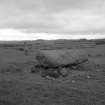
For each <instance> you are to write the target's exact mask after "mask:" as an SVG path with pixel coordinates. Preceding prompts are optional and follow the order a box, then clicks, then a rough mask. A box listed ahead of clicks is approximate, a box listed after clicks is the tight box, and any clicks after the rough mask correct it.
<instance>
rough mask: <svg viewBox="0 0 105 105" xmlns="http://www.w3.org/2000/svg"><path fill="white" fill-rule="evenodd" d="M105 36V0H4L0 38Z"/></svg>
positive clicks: (2, 2)
mask: <svg viewBox="0 0 105 105" xmlns="http://www.w3.org/2000/svg"><path fill="white" fill-rule="evenodd" d="M61 38H65V39H68V38H69V39H77V38H88V39H91V38H92V39H93V38H105V0H0V40H32V39H61Z"/></svg>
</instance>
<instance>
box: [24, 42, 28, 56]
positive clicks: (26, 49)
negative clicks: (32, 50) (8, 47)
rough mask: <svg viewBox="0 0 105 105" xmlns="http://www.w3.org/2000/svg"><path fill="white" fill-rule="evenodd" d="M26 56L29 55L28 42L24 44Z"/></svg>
mask: <svg viewBox="0 0 105 105" xmlns="http://www.w3.org/2000/svg"><path fill="white" fill-rule="evenodd" d="M24 54H25V55H28V46H27V42H24Z"/></svg>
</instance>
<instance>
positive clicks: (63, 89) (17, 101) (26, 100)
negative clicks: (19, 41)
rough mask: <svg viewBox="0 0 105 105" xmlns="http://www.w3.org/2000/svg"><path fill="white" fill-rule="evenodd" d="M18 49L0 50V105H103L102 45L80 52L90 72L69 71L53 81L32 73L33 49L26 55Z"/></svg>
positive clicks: (104, 70) (104, 67)
mask: <svg viewBox="0 0 105 105" xmlns="http://www.w3.org/2000/svg"><path fill="white" fill-rule="evenodd" d="M78 44H79V43H78ZM48 45H49V44H48ZM48 45H47V48H48ZM50 45H51V44H50ZM33 46H34V45H33ZM51 46H52V45H51ZM61 46H63V45H62V44H61ZM61 46H60V48H61ZM67 46H69V45H67ZM44 47H45V46H44ZM19 48H21V45H20V46H15V45H14V46H9V47H8V48H7V47H5V46H4V47H3V46H1V47H0V105H105V45H104V44H99V45H96V46H94V47H88V48H87V47H86V48H85V47H84V48H83V47H81V48H79V49H83V50H85V51H86V52H87V54H88V55H89V58H88V59H89V61H90V62H91V66H92V69H90V67H87V70H70V71H69V76H67V77H65V78H62V77H60V78H58V79H55V80H47V79H44V78H42V77H41V76H40V73H31V67H33V66H34V65H35V63H36V60H35V52H36V49H35V47H33V48H32V49H31V50H32V51H30V52H29V54H28V55H25V54H24V51H20V50H19ZM62 49H63V48H62ZM50 50H51V49H50ZM93 65H94V66H93Z"/></svg>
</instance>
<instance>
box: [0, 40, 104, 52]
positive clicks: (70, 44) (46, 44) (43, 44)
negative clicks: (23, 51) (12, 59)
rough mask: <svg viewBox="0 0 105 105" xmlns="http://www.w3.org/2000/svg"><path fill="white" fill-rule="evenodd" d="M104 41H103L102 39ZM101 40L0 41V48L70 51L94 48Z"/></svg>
mask: <svg viewBox="0 0 105 105" xmlns="http://www.w3.org/2000/svg"><path fill="white" fill-rule="evenodd" d="M103 40H104V39H103ZM101 41H102V40H86V39H81V40H65V39H59V40H34V41H30V40H29V41H1V42H0V46H1V47H6V48H8V47H17V48H18V47H19V48H20V47H24V44H25V45H26V46H28V47H32V48H34V49H49V50H50V49H71V48H89V47H94V46H95V45H96V44H98V43H99V42H100V43H101Z"/></svg>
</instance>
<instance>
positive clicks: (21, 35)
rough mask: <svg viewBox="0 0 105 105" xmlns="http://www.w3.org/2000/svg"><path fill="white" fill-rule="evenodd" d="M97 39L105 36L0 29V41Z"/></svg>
mask: <svg viewBox="0 0 105 105" xmlns="http://www.w3.org/2000/svg"><path fill="white" fill-rule="evenodd" d="M84 38H86V39H99V38H105V35H102V34H101V35H100V34H99V33H98V34H84V35H81V34H75V35H73V34H52V33H25V32H24V31H23V30H17V29H0V41H4V40H5V41H11V40H15V41H16V40H17V41H18V40H37V39H44V40H56V39H84Z"/></svg>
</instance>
